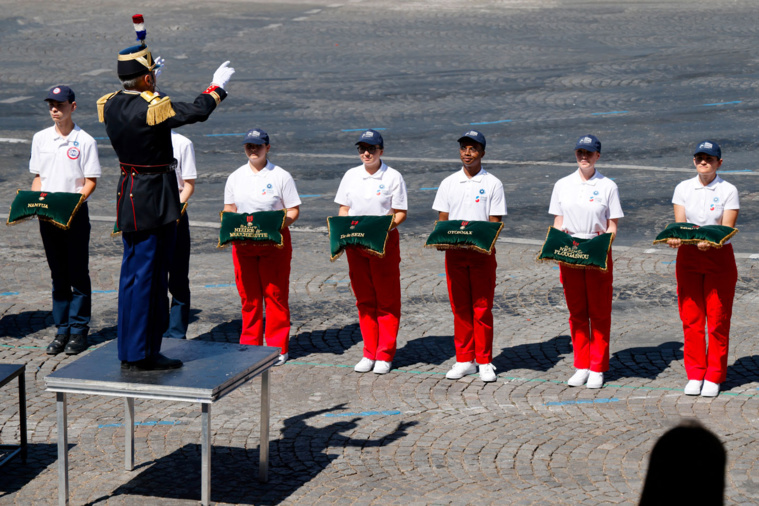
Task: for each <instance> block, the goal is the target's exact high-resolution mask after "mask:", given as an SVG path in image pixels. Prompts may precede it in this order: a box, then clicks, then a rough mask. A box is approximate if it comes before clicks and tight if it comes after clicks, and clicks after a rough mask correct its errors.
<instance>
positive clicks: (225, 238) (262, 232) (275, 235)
mask: <svg viewBox="0 0 759 506" xmlns="http://www.w3.org/2000/svg"><path fill="white" fill-rule="evenodd" d="M286 215H287V212H286V211H285V210H284V209H281V210H279V211H261V212H258V213H230V212H222V213H221V229H220V230H219V245H218V247H219V248H222V247H224V246H225V245H226V244H227V243H229V242H231V241H248V242H260V243H264V244H265V243H274V245H275V246H278V247H281V246H282V233H281V230H282V228H283V227H284V226H285V216H286Z"/></svg>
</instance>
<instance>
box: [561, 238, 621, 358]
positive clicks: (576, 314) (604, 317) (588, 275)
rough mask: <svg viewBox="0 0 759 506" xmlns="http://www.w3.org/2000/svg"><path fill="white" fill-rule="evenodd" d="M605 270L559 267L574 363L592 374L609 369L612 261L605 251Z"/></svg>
mask: <svg viewBox="0 0 759 506" xmlns="http://www.w3.org/2000/svg"><path fill="white" fill-rule="evenodd" d="M607 265H608V267H609V268H608V269H607V271H606V272H603V271H600V270H598V269H574V268H572V267H565V266H564V265H561V264H560V265H559V269H560V272H561V274H560V276H561V277H560V280H561V284H562V285H563V286H564V298H565V299H566V301H567V308H568V309H569V332H570V333H571V334H572V349H573V350H574V357H575V359H574V364H575V368H577V369H590V370H591V371H593V372H606V371H608V370H609V335H610V333H611V298H612V293H613V288H612V282H613V281H614V273H613V271H614V262H612V259H611V252H609V260H608V263H607Z"/></svg>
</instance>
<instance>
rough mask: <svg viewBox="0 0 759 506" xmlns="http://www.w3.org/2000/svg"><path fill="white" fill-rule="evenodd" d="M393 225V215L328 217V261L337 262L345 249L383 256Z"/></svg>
mask: <svg viewBox="0 0 759 506" xmlns="http://www.w3.org/2000/svg"><path fill="white" fill-rule="evenodd" d="M392 224H393V215H392V214H387V215H385V216H330V217H329V218H327V228H328V230H329V251H330V260H331V261H333V262H334V261H335V260H337V259H338V258H339V257H340V255H342V254H343V251H344V250H345V249H346V248H361V249H363V250H365V251H366V252H367V253H370V254H372V255H375V256H378V257H380V258H381V257H383V256H385V244H386V243H387V234H388V232H390V227H391V226H392Z"/></svg>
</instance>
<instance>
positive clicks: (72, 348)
mask: <svg viewBox="0 0 759 506" xmlns="http://www.w3.org/2000/svg"><path fill="white" fill-rule="evenodd" d="M86 349H87V333H84V334H72V335H71V339H69V343H68V344H67V345H66V350H65V351H66V355H78V354H79V353H81V352H83V351H84V350H86Z"/></svg>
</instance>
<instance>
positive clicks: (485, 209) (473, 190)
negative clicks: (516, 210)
mask: <svg viewBox="0 0 759 506" xmlns="http://www.w3.org/2000/svg"><path fill="white" fill-rule="evenodd" d="M432 209H434V210H435V211H438V212H441V213H448V219H450V220H470V221H489V220H490V217H491V216H506V196H505V195H504V194H503V184H502V183H501V181H500V180H499V179H498V178H497V177H495V176H494V175H492V174H490V173H489V172H488V171H486V170H485V169H484V168H480V171H479V172H478V173H477V174H476V175H475V176H474V177H472V178H471V179H470V178H469V177H468V176H467V175H466V172H464V168H463V167H462V168H461V170H460V171H458V172H456V173H454V174H451V175H450V176H448V177H447V178H445V179H443V182H442V183H440V187H439V188H438V190H437V194H436V195H435V201H434V202H433V203H432Z"/></svg>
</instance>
